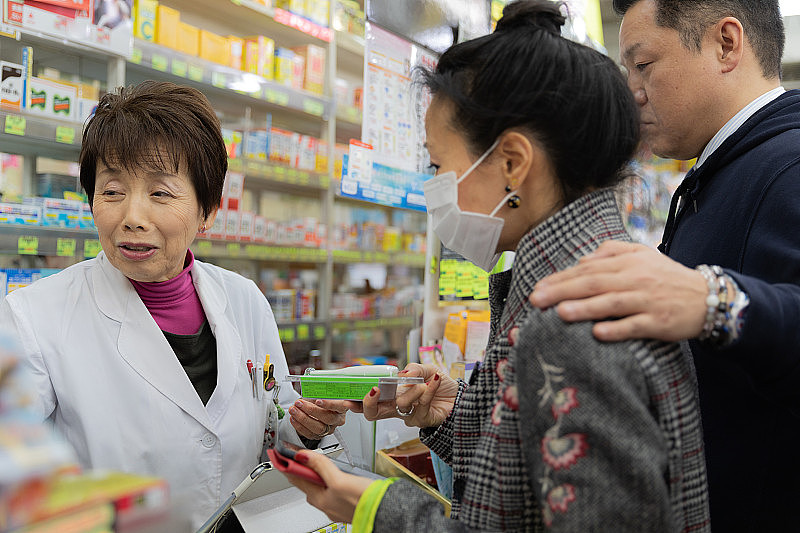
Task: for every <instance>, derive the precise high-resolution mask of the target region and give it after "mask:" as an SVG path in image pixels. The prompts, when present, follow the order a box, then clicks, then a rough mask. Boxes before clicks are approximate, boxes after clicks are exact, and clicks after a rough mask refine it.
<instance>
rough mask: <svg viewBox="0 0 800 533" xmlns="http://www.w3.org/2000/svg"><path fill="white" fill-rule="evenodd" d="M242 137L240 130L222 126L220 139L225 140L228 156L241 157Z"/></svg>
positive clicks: (232, 157)
mask: <svg viewBox="0 0 800 533" xmlns="http://www.w3.org/2000/svg"><path fill="white" fill-rule="evenodd" d="M242 137H243V135H242V132H241V131H238V130H231V129H228V128H222V140H223V141H224V142H225V151H227V152H228V157H229V158H231V159H236V158H238V157H242Z"/></svg>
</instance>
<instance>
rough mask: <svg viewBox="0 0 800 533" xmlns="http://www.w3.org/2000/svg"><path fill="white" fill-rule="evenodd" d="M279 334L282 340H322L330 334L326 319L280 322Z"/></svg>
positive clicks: (285, 341) (284, 341)
mask: <svg viewBox="0 0 800 533" xmlns="http://www.w3.org/2000/svg"><path fill="white" fill-rule="evenodd" d="M278 336H279V337H280V339H281V342H283V343H287V342H307V341H321V340H323V339H325V337H327V336H328V324H327V323H326V322H325V321H320V320H312V321H307V322H306V321H297V322H278Z"/></svg>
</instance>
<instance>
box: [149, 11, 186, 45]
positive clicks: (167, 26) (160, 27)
mask: <svg viewBox="0 0 800 533" xmlns="http://www.w3.org/2000/svg"><path fill="white" fill-rule="evenodd" d="M180 23H181V12H180V11H178V10H177V9H172V8H171V7H167V6H164V5H161V4H159V5H158V6H157V7H156V39H155V40H156V42H157V43H158V44H160V45H162V46H166V47H167V48H172V49H173V50H177V49H178V31H177V28H178V25H179V24H180Z"/></svg>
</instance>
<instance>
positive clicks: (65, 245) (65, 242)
mask: <svg viewBox="0 0 800 533" xmlns="http://www.w3.org/2000/svg"><path fill="white" fill-rule="evenodd" d="M76 247H77V242H76V241H75V239H66V238H59V239H58V241H56V255H57V256H58V257H74V256H75V248H76Z"/></svg>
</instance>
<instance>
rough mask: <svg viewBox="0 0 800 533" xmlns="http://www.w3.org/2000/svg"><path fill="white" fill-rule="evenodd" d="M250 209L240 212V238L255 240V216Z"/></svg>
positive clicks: (241, 239)
mask: <svg viewBox="0 0 800 533" xmlns="http://www.w3.org/2000/svg"><path fill="white" fill-rule="evenodd" d="M254 216H255V215H254V214H253V213H251V212H250V211H242V212H241V213H240V214H239V240H240V241H244V242H250V241H252V240H253V232H254V228H253V217H254Z"/></svg>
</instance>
